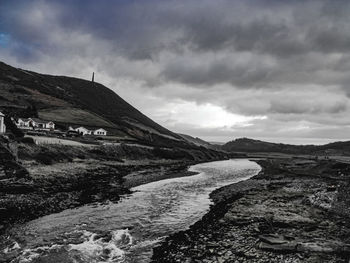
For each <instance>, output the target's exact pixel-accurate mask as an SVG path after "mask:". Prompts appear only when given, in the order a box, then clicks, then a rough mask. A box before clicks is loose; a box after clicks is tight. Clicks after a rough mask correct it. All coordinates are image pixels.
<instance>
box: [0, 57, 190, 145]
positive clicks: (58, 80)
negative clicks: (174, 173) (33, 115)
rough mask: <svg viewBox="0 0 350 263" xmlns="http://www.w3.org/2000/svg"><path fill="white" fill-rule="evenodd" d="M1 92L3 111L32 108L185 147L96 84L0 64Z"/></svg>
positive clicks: (70, 120) (73, 121) (66, 121)
mask: <svg viewBox="0 0 350 263" xmlns="http://www.w3.org/2000/svg"><path fill="white" fill-rule="evenodd" d="M0 89H1V94H0V108H1V109H2V110H4V109H5V111H9V112H12V113H13V112H17V113H18V114H22V115H23V113H24V112H28V109H35V111H37V114H38V115H39V117H41V118H43V119H50V120H53V121H55V122H57V123H59V124H62V125H69V124H79V125H84V124H85V125H86V126H90V127H94V126H96V127H103V128H106V129H107V130H108V131H110V133H112V134H116V135H120V136H121V135H122V136H126V137H130V138H133V139H136V140H138V141H142V142H146V143H151V144H157V145H169V143H170V145H171V146H186V145H188V143H187V142H186V141H185V140H184V139H183V138H182V137H181V136H179V135H177V134H175V133H173V132H171V131H169V130H167V129H166V128H164V127H162V126H161V125H159V124H157V123H156V122H154V121H153V120H151V119H150V118H148V117H147V116H145V115H144V114H142V113H141V112H140V111H138V110H137V109H135V108H134V107H133V106H131V105H130V104H129V103H127V102H126V101H124V100H123V99H122V98H121V97H119V96H118V95H117V94H116V93H114V92H113V91H112V90H110V89H108V88H107V87H105V86H103V85H101V84H99V83H92V82H91V81H87V80H83V79H78V78H72V77H65V76H51V75H44V74H39V73H35V72H31V71H27V70H22V69H17V68H14V67H11V66H9V65H6V64H5V63H2V62H0Z"/></svg>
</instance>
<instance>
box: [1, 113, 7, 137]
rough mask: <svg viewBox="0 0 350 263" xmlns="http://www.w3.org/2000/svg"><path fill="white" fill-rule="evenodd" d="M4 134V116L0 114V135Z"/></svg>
mask: <svg viewBox="0 0 350 263" xmlns="http://www.w3.org/2000/svg"><path fill="white" fill-rule="evenodd" d="M5 132H6V125H5V115H4V114H3V113H2V112H0V134H1V133H5Z"/></svg>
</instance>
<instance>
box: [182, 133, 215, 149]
mask: <svg viewBox="0 0 350 263" xmlns="http://www.w3.org/2000/svg"><path fill="white" fill-rule="evenodd" d="M179 135H180V136H181V137H182V138H184V139H185V140H187V141H188V142H189V143H192V144H194V145H197V146H202V147H205V148H207V149H213V150H220V146H219V145H215V144H211V143H209V142H207V141H204V140H202V139H201V138H198V137H192V136H190V135H187V134H181V133H179Z"/></svg>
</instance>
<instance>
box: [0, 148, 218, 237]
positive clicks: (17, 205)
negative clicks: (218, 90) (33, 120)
mask: <svg viewBox="0 0 350 263" xmlns="http://www.w3.org/2000/svg"><path fill="white" fill-rule="evenodd" d="M0 146H1V145H0ZM22 148H23V149H20V151H19V155H20V156H21V157H22V158H21V159H20V162H21V164H19V163H18V162H17V161H16V159H15V157H14V156H12V155H11V154H10V152H9V151H8V150H7V149H6V148H5V147H3V146H1V147H0V155H2V156H5V157H6V159H4V158H3V159H2V160H0V171H1V169H4V170H6V169H7V167H8V166H9V167H10V168H11V170H9V171H7V170H8V169H7V170H6V175H7V177H6V178H5V179H2V180H0V190H1V193H0V238H1V236H4V234H6V232H7V230H8V229H10V228H11V226H13V225H15V224H23V223H25V222H27V221H30V220H33V219H36V218H39V217H41V216H45V215H49V214H52V213H57V212H60V211H63V210H65V209H70V208H75V207H79V206H82V205H85V204H89V203H95V202H105V201H107V200H109V201H112V202H118V201H119V200H120V198H121V196H122V195H125V194H129V193H131V190H130V189H131V188H133V187H136V186H138V185H142V184H146V183H150V182H154V181H159V180H163V179H168V178H175V177H183V176H190V175H193V174H194V172H190V171H188V167H189V166H191V165H194V164H197V163H201V162H210V161H216V160H223V159H224V158H223V157H224V156H221V155H218V156H209V157H204V158H203V156H201V155H199V158H198V159H196V160H186V159H179V160H174V159H161V158H159V157H155V156H153V155H152V152H145V151H144V149H137V148H135V147H132V148H131V147H124V148H121V149H120V146H118V147H108V148H107V147H103V148H95V149H91V150H89V152H87V151H86V150H85V149H80V148H79V147H66V146H52V147H50V148H48V147H47V146H45V147H42V146H40V147H39V146H35V145H33V146H29V145H26V146H22ZM62 152H63V153H62ZM120 152H122V154H124V155H121V153H120ZM63 154H64V155H63ZM82 154H84V155H85V156H84V158H83V159H82V158H79V157H80V156H81V155H82ZM126 155H130V156H131V158H130V159H123V160H122V159H119V158H117V157H119V156H123V157H124V158H125V157H126ZM23 156H24V157H23ZM42 156H45V157H46V156H49V157H50V158H51V159H52V160H53V163H52V161H51V159H47V158H46V159H44V161H45V163H40V162H39V161H40V160H41V159H42ZM56 156H58V158H61V159H60V160H59V161H57V160H56V159H55V158H56ZM61 156H63V157H61ZM64 158H65V159H64ZM46 161H49V163H48V164H46ZM5 166H6V167H5ZM5 168H6V169H5ZM0 179H1V178H0Z"/></svg>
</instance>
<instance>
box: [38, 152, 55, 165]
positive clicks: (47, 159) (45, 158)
mask: <svg viewBox="0 0 350 263" xmlns="http://www.w3.org/2000/svg"><path fill="white" fill-rule="evenodd" d="M35 159H36V161H37V162H39V163H42V164H46V165H50V164H52V158H51V156H50V155H48V154H46V153H42V152H41V153H38V154H37V155H36V156H35Z"/></svg>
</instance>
